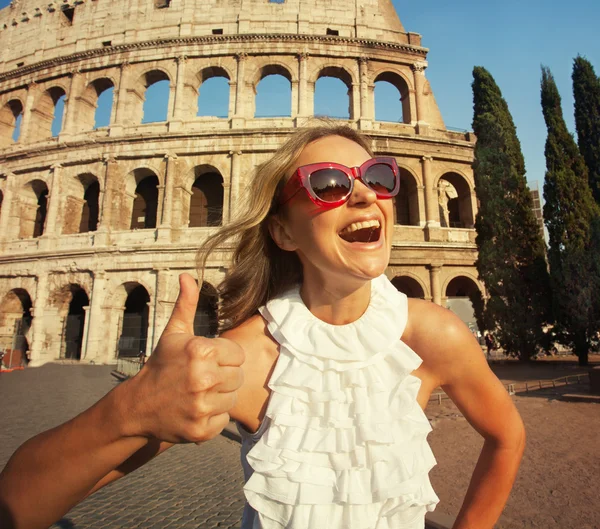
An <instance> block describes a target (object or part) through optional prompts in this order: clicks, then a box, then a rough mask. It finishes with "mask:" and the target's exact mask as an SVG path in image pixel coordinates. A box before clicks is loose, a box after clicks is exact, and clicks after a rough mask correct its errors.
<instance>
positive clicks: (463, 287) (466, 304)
mask: <svg viewBox="0 0 600 529" xmlns="http://www.w3.org/2000/svg"><path fill="white" fill-rule="evenodd" d="M481 291H482V289H481V286H480V284H479V281H477V279H475V278H474V277H473V276H471V275H470V274H468V273H466V272H460V273H457V274H455V275H453V276H452V277H451V278H448V279H447V280H446V283H445V285H444V287H443V290H442V292H443V293H444V297H445V298H446V308H448V309H450V310H451V311H452V312H454V313H455V314H456V315H457V316H458V317H459V318H460V319H461V320H462V321H463V322H464V323H465V324H466V325H467V326H468V327H469V328H470V329H471V330H477V321H476V319H475V310H474V308H473V302H472V299H473V295H474V294H475V293H476V292H481Z"/></svg>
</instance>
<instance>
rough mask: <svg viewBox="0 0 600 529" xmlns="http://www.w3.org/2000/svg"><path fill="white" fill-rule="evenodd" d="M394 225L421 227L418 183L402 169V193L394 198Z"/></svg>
mask: <svg viewBox="0 0 600 529" xmlns="http://www.w3.org/2000/svg"><path fill="white" fill-rule="evenodd" d="M394 224H399V225H401V226H419V224H420V219H419V192H418V188H417V181H416V180H415V178H414V176H413V175H412V174H410V173H409V172H408V171H407V170H406V169H404V168H402V167H400V191H399V192H398V195H396V196H395V197H394Z"/></svg>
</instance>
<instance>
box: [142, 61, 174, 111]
mask: <svg viewBox="0 0 600 529" xmlns="http://www.w3.org/2000/svg"><path fill="white" fill-rule="evenodd" d="M144 87H145V90H144V95H143V96H142V100H143V105H142V117H141V122H142V123H157V122H161V121H167V118H168V113H169V96H170V92H171V81H170V79H169V76H168V75H167V74H166V73H165V72H163V71H162V70H153V71H151V72H148V73H146V74H145V75H144Z"/></svg>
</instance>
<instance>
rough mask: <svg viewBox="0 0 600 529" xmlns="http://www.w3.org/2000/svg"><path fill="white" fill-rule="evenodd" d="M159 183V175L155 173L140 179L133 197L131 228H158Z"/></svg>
mask: <svg viewBox="0 0 600 529" xmlns="http://www.w3.org/2000/svg"><path fill="white" fill-rule="evenodd" d="M136 179H137V178H136ZM158 185H159V183H158V177H157V176H156V175H155V174H151V175H149V176H146V177H144V178H142V179H141V180H140V181H139V183H138V185H137V187H136V189H135V198H134V199H133V208H132V211H131V226H130V229H132V230H135V229H151V228H156V216H157V211H158Z"/></svg>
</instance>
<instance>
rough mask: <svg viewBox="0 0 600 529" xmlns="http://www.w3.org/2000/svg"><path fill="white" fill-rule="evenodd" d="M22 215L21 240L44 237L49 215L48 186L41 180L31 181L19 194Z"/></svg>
mask: <svg viewBox="0 0 600 529" xmlns="http://www.w3.org/2000/svg"><path fill="white" fill-rule="evenodd" d="M19 199H20V202H21V214H20V215H19V217H20V227H19V238H21V239H28V238H31V237H39V236H40V235H43V233H44V229H45V225H46V215H47V213H48V186H47V185H46V182H44V181H43V180H39V179H34V180H30V181H29V182H27V183H26V184H25V185H24V186H23V188H22V189H21V193H20V194H19Z"/></svg>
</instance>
